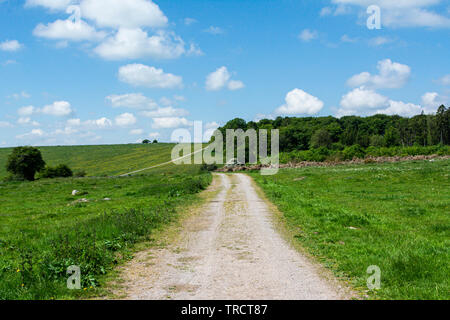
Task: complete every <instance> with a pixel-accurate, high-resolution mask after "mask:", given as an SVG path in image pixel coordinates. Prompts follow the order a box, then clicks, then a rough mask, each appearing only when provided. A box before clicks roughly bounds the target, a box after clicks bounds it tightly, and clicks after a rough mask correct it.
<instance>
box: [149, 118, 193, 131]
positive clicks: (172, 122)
mask: <svg viewBox="0 0 450 320" xmlns="http://www.w3.org/2000/svg"><path fill="white" fill-rule="evenodd" d="M190 125H192V122H191V121H189V120H187V119H186V118H180V117H166V118H154V119H153V125H152V127H153V128H154V129H172V128H179V127H187V126H190Z"/></svg>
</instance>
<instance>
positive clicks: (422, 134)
mask: <svg viewBox="0 0 450 320" xmlns="http://www.w3.org/2000/svg"><path fill="white" fill-rule="evenodd" d="M226 129H234V130H236V129H242V130H244V131H245V130H248V129H255V130H256V131H258V130H260V129H267V130H271V129H279V130H280V151H282V152H291V151H296V150H297V151H301V150H312V149H318V148H327V149H332V150H341V149H344V148H345V147H351V146H359V147H361V148H368V147H371V146H372V147H388V148H389V147H411V146H420V147H426V146H436V145H450V108H446V107H445V106H444V105H442V106H440V107H439V108H438V110H437V112H436V114H434V115H426V114H424V113H423V112H422V114H420V115H417V116H414V117H411V118H406V117H401V116H397V115H394V116H389V115H383V114H377V115H373V116H369V117H359V116H346V117H342V118H340V119H338V118H335V117H332V116H328V117H304V118H298V117H278V118H276V119H274V120H270V119H263V120H260V121H258V122H254V121H250V122H246V121H245V120H243V119H240V118H236V119H233V120H231V121H229V122H227V124H226V125H225V126H223V127H221V128H219V129H218V130H220V131H221V132H222V133H223V134H225V132H226Z"/></svg>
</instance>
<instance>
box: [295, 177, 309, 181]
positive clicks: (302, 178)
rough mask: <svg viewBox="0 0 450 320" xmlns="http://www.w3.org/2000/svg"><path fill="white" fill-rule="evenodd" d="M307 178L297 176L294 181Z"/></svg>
mask: <svg viewBox="0 0 450 320" xmlns="http://www.w3.org/2000/svg"><path fill="white" fill-rule="evenodd" d="M305 179H306V177H300V178H295V179H294V181H302V180H305Z"/></svg>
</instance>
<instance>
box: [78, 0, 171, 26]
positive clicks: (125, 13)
mask: <svg viewBox="0 0 450 320" xmlns="http://www.w3.org/2000/svg"><path fill="white" fill-rule="evenodd" d="M81 10H82V12H83V16H85V17H86V18H88V19H90V20H93V21H95V23H96V24H97V25H98V26H100V27H111V28H119V27H124V28H138V27H152V28H156V27H165V26H166V25H167V23H168V19H167V17H166V16H165V15H164V13H163V12H162V11H161V9H160V8H159V6H158V5H157V4H155V3H154V2H152V1H149V0H126V1H124V0H82V1H81Z"/></svg>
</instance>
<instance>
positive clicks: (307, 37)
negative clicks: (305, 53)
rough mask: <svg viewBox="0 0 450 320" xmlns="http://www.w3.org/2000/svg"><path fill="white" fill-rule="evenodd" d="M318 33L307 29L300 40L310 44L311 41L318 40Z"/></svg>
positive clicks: (301, 34) (300, 36)
mask: <svg viewBox="0 0 450 320" xmlns="http://www.w3.org/2000/svg"><path fill="white" fill-rule="evenodd" d="M317 37H318V33H317V31H315V30H312V31H311V30H309V29H305V30H303V31H302V32H301V33H300V34H299V35H298V38H299V39H300V40H302V41H304V42H309V41H311V40H314V39H317Z"/></svg>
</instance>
